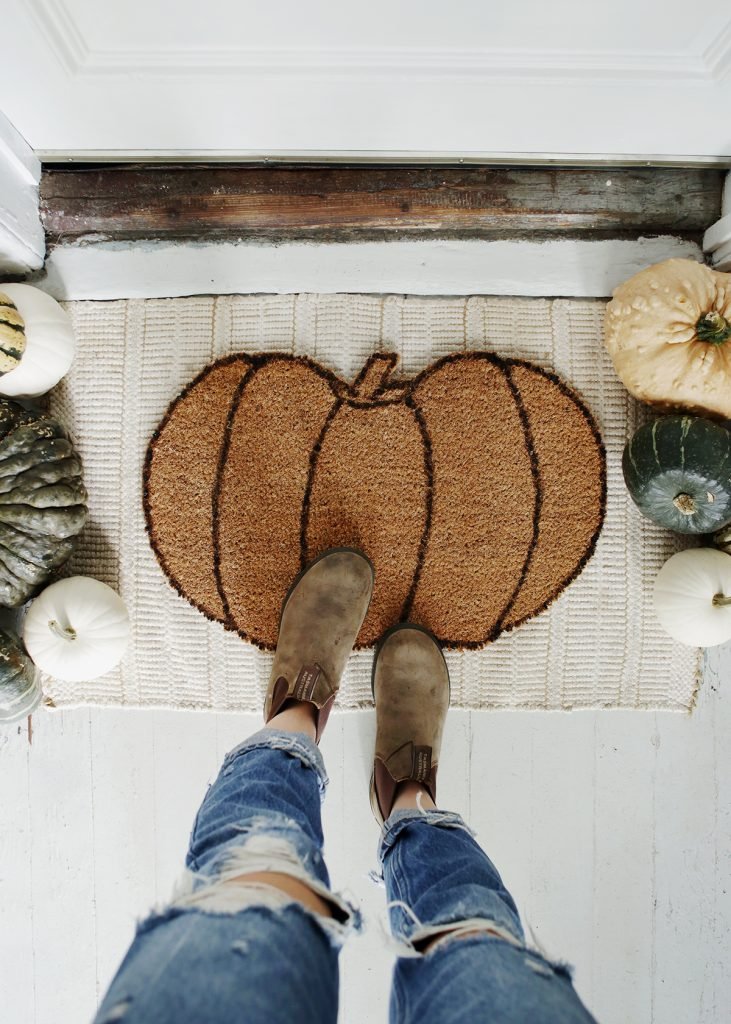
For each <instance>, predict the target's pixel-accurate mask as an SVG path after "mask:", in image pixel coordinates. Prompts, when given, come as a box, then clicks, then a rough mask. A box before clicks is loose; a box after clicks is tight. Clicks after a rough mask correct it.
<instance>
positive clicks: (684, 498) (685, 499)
mask: <svg viewBox="0 0 731 1024" xmlns="http://www.w3.org/2000/svg"><path fill="white" fill-rule="evenodd" d="M673 505H675V507H676V508H677V510H678V512H682V514H683V515H684V516H694V515H695V514H696V511H697V508H696V504H695V501H694V499H693V498H692V496H691V495H690V494H678V495H677V496H676V497H675V498H673Z"/></svg>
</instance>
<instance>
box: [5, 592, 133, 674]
mask: <svg viewBox="0 0 731 1024" xmlns="http://www.w3.org/2000/svg"><path fill="white" fill-rule="evenodd" d="M128 640H129V615H128V614H127V609H126V607H125V604H124V601H123V600H122V598H121V597H120V596H119V594H117V593H115V591H114V590H112V588H111V587H108V586H107V585H106V583H101V582H100V581H99V580H94V579H91V578H90V577H88V576H71V577H70V578H69V579H66V580H59V581H58V583H52V584H51V586H50V587H46V589H45V590H44V591H43V593H42V594H40V596H39V597H37V598H36V599H35V601H33V602H32V604H31V606H30V608H29V609H28V612H27V614H26V616H25V622H24V623H23V641H24V643H25V649H26V650H27V652H28V654H29V655H30V656H31V658H32V659H33V661H34V662H35V664H36V665H37V666H38V667H39V668H40V669H42V670H43V671H44V672H47V673H48V674H49V675H52V676H55V678H56V679H65V680H68V681H69V682H81V681H83V680H87V679H96V678H97V676H101V675H104V673H105V672H109V671H110V670H111V669H113V668H114V667H115V666H116V665H118V664H119V662H120V661H121V660H122V656H123V655H124V652H125V650H126V648H127V642H128Z"/></svg>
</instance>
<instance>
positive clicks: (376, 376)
mask: <svg viewBox="0 0 731 1024" xmlns="http://www.w3.org/2000/svg"><path fill="white" fill-rule="evenodd" d="M397 362H398V356H397V355H396V353H395V352H376V353H375V355H372V356H371V357H370V359H369V360H368V362H367V363H366V364H365V366H364V367H363V369H362V370H361V371H360V373H359V374H358V376H357V377H356V378H355V381H354V382H353V386H352V387H351V389H350V393H351V395H352V396H353V397H354V398H359V399H360V400H361V401H365V402H368V401H371V400H372V399H374V398H375V397H376V395H377V394H378V393H379V391H381V390H382V389H383V388H384V387H385V386H386V384H387V382H388V378H389V377H390V376H391V371H392V370H393V368H394V366H395V365H396V363H397Z"/></svg>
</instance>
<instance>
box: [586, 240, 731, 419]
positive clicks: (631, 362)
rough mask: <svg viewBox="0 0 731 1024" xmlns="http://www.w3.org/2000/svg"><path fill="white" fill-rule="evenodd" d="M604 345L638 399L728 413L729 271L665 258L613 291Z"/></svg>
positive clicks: (730, 371)
mask: <svg viewBox="0 0 731 1024" xmlns="http://www.w3.org/2000/svg"><path fill="white" fill-rule="evenodd" d="M606 345H607V349H608V350H609V353H610V355H611V357H612V359H613V361H614V367H615V369H616V371H617V374H618V376H619V378H620V380H621V381H622V383H623V384H624V386H625V387H626V388H627V390H628V391H629V392H630V394H632V395H634V396H635V397H636V398H639V399H641V400H642V401H643V402H649V403H650V404H651V405H656V406H660V407H661V408H666V409H691V410H693V411H694V412H704V413H707V414H710V415H713V416H722V417H725V418H731V274H723V273H720V272H719V271H715V270H711V269H710V268H709V267H705V266H703V264H701V263H694V262H693V261H692V260H680V259H673V260H665V261H664V262H663V263H658V264H656V265H655V266H653V267H647V269H645V270H641V271H640V272H639V274H635V275H634V277H631V278H630V279H629V280H628V281H625V282H624V284H621V285H620V286H619V287H618V288H617V289H616V290H615V292H614V297H613V298H612V301H611V302H610V303H609V304H608V305H607V311H606Z"/></svg>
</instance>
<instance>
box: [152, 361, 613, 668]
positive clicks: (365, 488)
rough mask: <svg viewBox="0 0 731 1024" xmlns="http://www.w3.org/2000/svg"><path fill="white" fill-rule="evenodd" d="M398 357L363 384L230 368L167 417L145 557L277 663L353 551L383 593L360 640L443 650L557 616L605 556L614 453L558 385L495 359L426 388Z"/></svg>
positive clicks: (270, 369) (435, 374) (454, 366)
mask: <svg viewBox="0 0 731 1024" xmlns="http://www.w3.org/2000/svg"><path fill="white" fill-rule="evenodd" d="M397 363H398V355H397V354H396V353H393V352H391V353H379V354H374V355H372V356H370V358H369V359H368V360H367V362H366V363H365V365H364V367H363V368H362V370H361V371H360V373H359V374H358V375H357V377H356V378H355V381H354V382H353V383H352V384H348V383H347V382H346V381H344V380H342V379H340V378H338V377H337V376H335V374H333V373H332V372H330V371H329V370H327V369H326V368H325V367H324V366H322V365H320V364H319V363H315V362H313V361H312V360H310V359H307V358H306V357H304V356H287V355H281V354H278V353H270V354H263V355H251V354H246V353H242V354H237V355H234V356H229V357H226V358H224V359H221V360H219V361H217V362H215V363H214V364H213V365H211V366H209V367H207V368H206V369H205V370H204V371H203V372H202V373H201V374H200V375H199V376H198V377H196V378H195V380H193V381H192V382H191V383H190V384H189V385H188V386H187V387H186V388H185V390H184V391H183V393H182V394H181V395H180V397H178V398H177V399H176V400H175V401H174V402H173V403H172V405H171V406H170V408H169V409H168V411H167V413H166V415H165V417H164V419H163V421H162V424H161V426H160V428H159V429H158V430H157V431H155V434H154V437H153V439H152V442H151V444H150V447H149V449H148V454H147V459H146V462H145V479H144V501H145V512H146V518H147V526H148V530H149V533H150V538H151V541H152V544H153V547H154V549H155V552H156V554H157V557H158V559H159V561H160V564H161V566H162V567H163V569H164V570H165V572H166V573H167V575H168V577H169V579H170V581H171V582H172V583H173V585H174V586H175V588H176V589H177V590H178V591H179V592H180V593H181V594H182V595H183V596H184V597H186V598H187V599H188V600H190V601H191V603H192V604H194V605H195V606H196V607H197V608H199V609H200V610H201V611H202V612H203V613H204V614H205V615H207V616H209V617H210V618H212V619H216V620H217V621H218V622H221V623H222V624H223V625H224V626H225V627H226V628H227V629H231V630H234V631H235V632H237V633H238V634H239V635H240V636H241V637H242V638H243V639H245V640H250V641H252V642H253V643H255V644H257V645H258V646H260V647H262V648H264V649H266V650H272V649H274V647H275V646H276V641H277V632H278V622H279V614H280V608H281V605H282V601H283V599H284V597H285V595H286V593H287V591H288V588H289V586H290V584H291V582H292V579H293V577H294V576H295V575H296V574H297V573H298V572H299V571H300V569H302V568H303V567H304V566H305V565H306V564H307V563H308V562H309V561H311V560H312V559H313V558H315V557H316V556H317V555H319V554H320V553H321V552H323V551H325V550H326V549H327V548H330V547H337V546H342V545H347V546H353V547H357V548H359V549H360V550H362V551H363V552H365V554H366V555H367V556H368V557H369V558H370V559H371V561H372V562H373V564H374V566H375V570H376V582H375V589H374V594H373V599H372V601H371V606H370V609H369V612H368V614H367V616H366V619H365V622H364V623H363V627H362V629H361V632H360V634H359V637H358V646H360V647H368V646H371V645H373V644H374V643H376V642H377V640H378V639H379V637H380V636H381V635H382V634H383V633H384V632H385V631H386V630H387V629H388V628H389V627H390V626H392V625H394V623H396V622H399V621H405V620H407V619H408V620H410V621H413V622H416V623H418V624H420V625H423V626H426V627H427V628H429V629H430V630H431V631H432V632H433V633H434V634H435V635H436V636H437V637H438V638H439V639H440V640H441V641H442V643H443V644H445V645H446V646H448V647H453V648H474V647H480V646H482V645H483V644H485V643H487V642H488V641H492V640H496V639H497V637H498V636H500V634H501V633H502V632H504V631H505V630H508V629H512V628H514V627H515V626H517V625H520V624H521V623H522V622H524V621H525V620H526V619H529V618H531V617H532V616H533V615H535V614H537V613H538V612H541V611H543V609H544V608H545V607H546V606H547V605H548V604H549V603H550V602H551V601H552V600H553V599H554V598H555V597H556V596H557V595H558V594H559V593H560V592H561V591H562V590H563V588H564V587H565V586H567V585H568V584H569V583H570V582H571V581H572V580H573V579H574V577H575V576H576V575H577V574H578V573H579V571H580V570H581V569H582V568H583V567H584V565H585V563H586V561H587V560H588V558H589V556H590V555H591V553H592V552H593V550H594V546H595V544H596V541H597V538H598V535H599V530H600V528H601V523H602V519H603V516H604V503H605V469H604V450H603V446H602V443H601V440H600V437H599V434H598V431H597V428H596V425H595V423H594V420H593V418H592V416H591V414H590V413H589V411H588V410H587V409H586V407H585V406H584V404H583V403H582V402H581V401H580V400H579V398H578V397H577V395H576V394H575V393H573V392H572V391H571V389H570V388H568V387H567V385H566V384H565V383H564V382H563V381H561V380H560V379H559V378H558V377H557V376H556V375H555V374H552V373H548V372H546V371H545V370H543V369H541V368H539V367H537V366H535V365H533V364H531V363H528V362H525V361H520V360H514V359H501V358H499V357H498V356H496V355H494V354H491V353H485V352H472V353H464V352H462V353H455V354H452V355H448V356H446V357H445V358H443V359H441V360H439V361H438V362H437V363H435V364H434V365H432V366H430V367H428V368H427V369H426V370H424V371H423V372H422V373H421V374H419V375H418V376H417V377H415V378H412V379H399V377H398V376H396V375H395V374H394V372H393V371H394V370H395V368H396V365H397Z"/></svg>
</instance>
